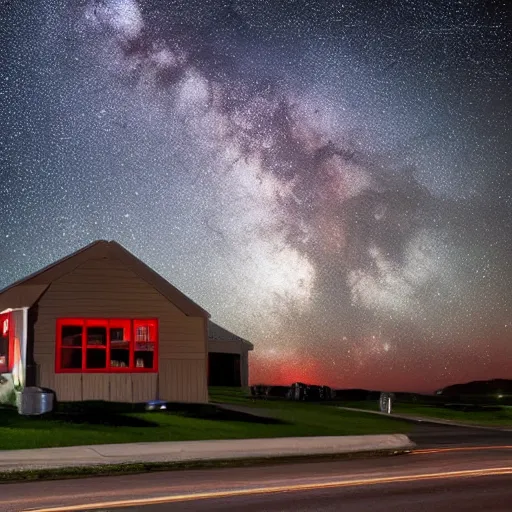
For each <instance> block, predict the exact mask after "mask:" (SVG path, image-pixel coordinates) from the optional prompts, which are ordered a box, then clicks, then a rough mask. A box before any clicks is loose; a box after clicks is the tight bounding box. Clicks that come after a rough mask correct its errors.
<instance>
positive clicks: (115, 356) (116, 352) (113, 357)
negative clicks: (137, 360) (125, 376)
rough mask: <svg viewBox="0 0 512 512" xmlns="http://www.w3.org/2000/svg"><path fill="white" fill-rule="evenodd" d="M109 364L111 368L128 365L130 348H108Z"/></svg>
mask: <svg viewBox="0 0 512 512" xmlns="http://www.w3.org/2000/svg"><path fill="white" fill-rule="evenodd" d="M110 366H111V367H112V368H127V367H128V366H130V348H128V349H126V348H114V347H113V346H112V348H111V349H110Z"/></svg>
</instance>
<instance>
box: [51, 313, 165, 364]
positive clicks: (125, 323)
mask: <svg viewBox="0 0 512 512" xmlns="http://www.w3.org/2000/svg"><path fill="white" fill-rule="evenodd" d="M144 324H147V325H148V333H152V334H153V338H154V339H152V340H148V341H147V343H153V350H152V352H153V366H152V367H151V368H145V367H140V366H137V365H136V360H135V352H136V350H135V329H136V326H141V325H144ZM63 327H81V328H82V342H81V345H80V346H77V345H75V346H71V345H69V346H66V345H63V343H62V328H63ZM88 327H105V329H106V344H105V346H104V347H103V346H102V345H94V344H88V337H87V329H88ZM116 328H118V329H121V328H122V329H123V330H124V333H123V338H128V339H125V340H123V341H126V342H128V351H129V352H128V360H129V363H128V365H127V366H113V365H112V357H111V353H112V339H111V329H116ZM158 333H159V325H158V319H157V318H96V317H73V318H57V321H56V333H55V334H56V336H55V338H56V340H55V373H157V372H158V345H159V336H158ZM65 348H72V349H74V350H81V356H82V357H81V361H82V366H81V368H64V367H63V366H62V363H63V357H62V350H63V349H65ZM88 350H105V353H106V354H105V356H106V364H105V368H87V351H88ZM114 350H115V348H114Z"/></svg>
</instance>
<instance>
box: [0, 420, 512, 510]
mask: <svg viewBox="0 0 512 512" xmlns="http://www.w3.org/2000/svg"><path fill="white" fill-rule="evenodd" d="M411 438H412V439H414V441H415V442H416V443H417V444H418V446H417V448H416V449H415V450H414V451H413V452H412V453H410V454H407V455H398V456H387V457H376V458H365V459H352V460H343V459H341V460H335V461H332V460H331V461H324V462H310V463H300V464H299V463H296V464H273V465H265V466H253V467H245V468H224V469H207V470H206V469H205V470H191V471H176V472H162V473H147V474H141V475H126V476H114V477H101V478H88V479H81V480H62V481H49V482H32V483H19V484H4V485H1V486H0V490H1V493H0V510H1V511H5V512H11V511H18V512H19V511H25V510H40V511H43V510H44V511H50V510H54V511H55V512H56V511H57V510H58V511H59V512H64V511H66V512H72V511H74V510H90V511H92V510H101V511H102V512H106V511H110V510H121V511H122V510H124V511H129V512H161V511H164V510H173V511H174V510H197V511H201V510H209V511H211V510H219V511H220V510H227V511H229V510H240V509H242V510H244V512H249V511H253V510H265V511H274V510H275V511H286V510H294V511H301V510H304V511H305V510H308V511H309V510H312V511H313V510H316V511H324V510H325V511H330V510H341V509H342V510H344V511H352V510H353V511H363V510H372V511H373V512H375V511H378V510H386V511H387V510H392V511H400V510H404V511H413V512H414V511H416V510H418V511H419V510H425V511H426V510H436V511H437V512H441V511H443V510H448V511H450V512H456V511H459V510H460V511H462V510H464V511H471V510H478V511H481V510H485V511H486V512H487V511H508V512H510V511H511V510H512V437H511V433H510V432H494V431H488V430H478V429H466V428H456V427H445V426H441V427H438V426H432V425H427V424H420V425H418V426H415V427H414V429H413V432H412V433H411ZM341 504H343V507H342V508H341V507H340V505H341ZM55 507H58V508H57V509H56V508H55ZM59 507H60V508H59Z"/></svg>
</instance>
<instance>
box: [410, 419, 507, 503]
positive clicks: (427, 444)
mask: <svg viewBox="0 0 512 512" xmlns="http://www.w3.org/2000/svg"><path fill="white" fill-rule="evenodd" d="M408 436H409V438H410V439H411V440H412V441H414V442H415V443H416V444H417V445H418V447H419V448H434V447H450V446H489V445H494V446H499V445H501V446H503V445H512V432H506V431H500V430H492V429H480V428H470V427H452V426H448V425H441V424H435V423H424V422H419V423H413V425H412V430H411V432H410V433H409V434H408ZM511 510H512V507H511Z"/></svg>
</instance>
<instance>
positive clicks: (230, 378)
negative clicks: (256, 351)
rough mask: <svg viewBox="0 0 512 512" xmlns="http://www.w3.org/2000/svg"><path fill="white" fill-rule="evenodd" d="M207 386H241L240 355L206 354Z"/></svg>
mask: <svg viewBox="0 0 512 512" xmlns="http://www.w3.org/2000/svg"><path fill="white" fill-rule="evenodd" d="M208 370H209V371H208V385H209V386H241V385H242V381H241V378H240V354H221V353H219V352H210V353H209V354H208Z"/></svg>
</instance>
